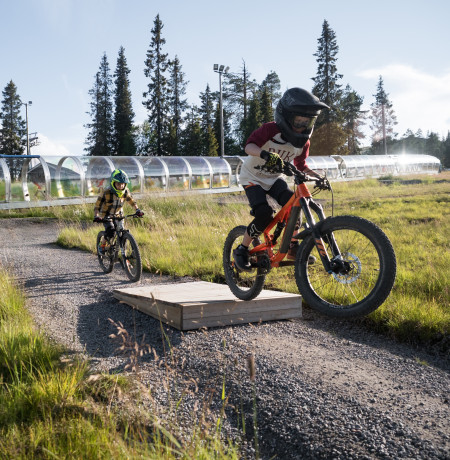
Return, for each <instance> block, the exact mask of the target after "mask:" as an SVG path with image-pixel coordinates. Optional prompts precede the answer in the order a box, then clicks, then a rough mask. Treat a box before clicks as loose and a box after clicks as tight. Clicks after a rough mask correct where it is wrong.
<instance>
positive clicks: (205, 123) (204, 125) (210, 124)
mask: <svg viewBox="0 0 450 460" xmlns="http://www.w3.org/2000/svg"><path fill="white" fill-rule="evenodd" d="M217 100H218V97H216V95H215V94H214V93H212V92H211V89H210V88H209V84H207V85H206V89H205V91H204V92H203V93H200V102H201V104H200V107H199V109H198V114H199V115H200V126H201V129H202V140H201V145H200V146H199V147H200V152H201V153H200V154H201V155H206V156H217V152H218V149H219V142H220V124H219V128H218V131H217V132H216V130H215V129H214V104H215V103H216V102H217ZM217 106H218V102H217ZM224 114H225V109H224ZM218 117H219V120H220V113H218ZM224 119H225V115H224ZM219 123H220V121H219Z"/></svg>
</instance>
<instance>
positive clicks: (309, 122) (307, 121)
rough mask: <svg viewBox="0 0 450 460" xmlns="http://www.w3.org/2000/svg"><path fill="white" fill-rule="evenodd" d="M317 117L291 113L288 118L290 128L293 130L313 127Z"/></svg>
mask: <svg viewBox="0 0 450 460" xmlns="http://www.w3.org/2000/svg"><path fill="white" fill-rule="evenodd" d="M316 120H317V117H304V116H301V115H293V116H292V117H291V119H290V120H289V122H290V124H291V126H292V128H294V129H295V130H297V129H298V130H300V129H301V130H310V129H312V128H313V126H314V123H315V122H316Z"/></svg>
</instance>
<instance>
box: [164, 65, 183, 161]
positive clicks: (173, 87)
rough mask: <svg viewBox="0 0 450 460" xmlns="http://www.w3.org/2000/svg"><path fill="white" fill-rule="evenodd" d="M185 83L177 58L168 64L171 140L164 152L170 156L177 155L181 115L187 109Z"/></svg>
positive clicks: (181, 122) (181, 121)
mask: <svg viewBox="0 0 450 460" xmlns="http://www.w3.org/2000/svg"><path fill="white" fill-rule="evenodd" d="M187 83H188V82H187V81H185V75H184V73H183V71H182V67H181V64H180V61H179V59H178V57H177V56H175V59H174V60H173V61H172V62H170V80H169V84H170V85H169V114H170V117H171V121H170V128H169V130H170V132H171V135H169V138H170V139H172V141H171V145H170V146H167V147H166V150H167V151H168V152H170V154H171V155H178V154H179V150H180V135H181V130H182V124H183V115H184V112H185V111H186V109H187V107H188V103H187V99H186V98H185V97H184V96H185V95H186V86H187Z"/></svg>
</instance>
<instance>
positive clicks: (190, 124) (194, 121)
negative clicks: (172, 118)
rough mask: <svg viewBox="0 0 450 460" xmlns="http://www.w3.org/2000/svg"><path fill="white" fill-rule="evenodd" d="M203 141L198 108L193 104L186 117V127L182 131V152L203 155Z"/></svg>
mask: <svg viewBox="0 0 450 460" xmlns="http://www.w3.org/2000/svg"><path fill="white" fill-rule="evenodd" d="M202 142H203V136H202V128H201V121H200V117H199V114H198V108H197V107H195V106H191V107H190V111H189V113H188V114H187V116H186V119H185V128H184V130H183V132H182V133H181V152H182V154H183V155H184V156H199V155H201V145H202Z"/></svg>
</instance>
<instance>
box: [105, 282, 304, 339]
mask: <svg viewBox="0 0 450 460" xmlns="http://www.w3.org/2000/svg"><path fill="white" fill-rule="evenodd" d="M113 295H114V297H115V298H116V299H118V300H120V301H121V302H124V303H126V304H128V305H131V306H132V307H134V308H136V309H138V310H140V311H142V312H143V313H147V314H148V315H150V316H153V317H154V318H156V319H160V320H161V321H163V322H164V323H166V324H169V325H171V326H173V327H175V328H177V329H180V330H182V331H187V330H190V329H200V328H201V327H214V326H227V325H230V324H244V323H255V322H260V321H273V320H280V319H291V318H301V316H302V298H301V296H300V295H298V294H287V293H285V292H276V291H268V290H263V291H262V292H261V294H260V295H259V296H258V297H257V298H256V299H254V300H250V301H242V300H239V299H237V298H236V297H235V296H234V295H233V294H232V293H231V291H230V289H229V288H228V286H226V285H223V284H214V283H207V282H205V281H195V282H190V283H175V284H162V285H161V284H160V285H155V286H152V285H146V286H140V287H134V288H125V289H115V290H114V291H113Z"/></svg>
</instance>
